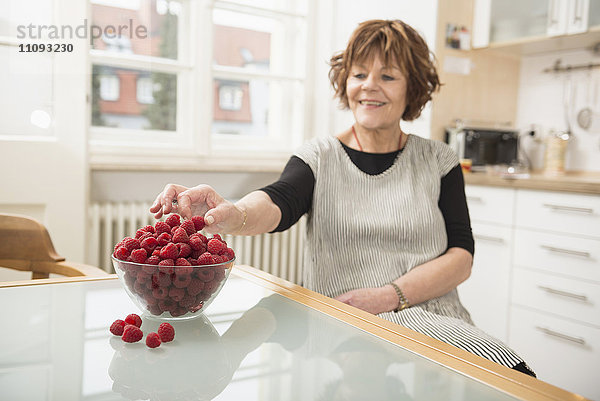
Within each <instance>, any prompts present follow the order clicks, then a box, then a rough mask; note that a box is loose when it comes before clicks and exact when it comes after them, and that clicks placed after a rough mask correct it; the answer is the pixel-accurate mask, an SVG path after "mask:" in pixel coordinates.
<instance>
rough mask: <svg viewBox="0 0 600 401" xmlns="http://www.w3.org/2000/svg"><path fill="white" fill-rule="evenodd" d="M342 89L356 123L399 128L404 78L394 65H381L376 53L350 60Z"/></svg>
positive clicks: (371, 127)
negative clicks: (348, 71)
mask: <svg viewBox="0 0 600 401" xmlns="http://www.w3.org/2000/svg"><path fill="white" fill-rule="evenodd" d="M346 93H347V96H348V105H349V107H350V109H351V110H352V113H354V118H355V120H356V123H357V124H358V125H359V126H361V127H362V128H365V129H367V130H385V129H396V128H399V126H400V120H401V119H402V114H403V113H404V110H405V109H406V78H405V77H404V74H403V73H402V71H401V70H400V68H399V67H398V66H397V65H393V64H392V65H384V63H383V62H382V60H381V57H379V56H376V57H373V58H371V60H369V61H363V62H357V63H354V64H353V65H352V67H351V68H350V74H349V75H348V79H347V80H346Z"/></svg>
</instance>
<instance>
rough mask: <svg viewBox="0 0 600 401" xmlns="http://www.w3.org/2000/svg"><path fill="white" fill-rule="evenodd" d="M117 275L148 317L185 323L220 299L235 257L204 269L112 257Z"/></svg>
mask: <svg viewBox="0 0 600 401" xmlns="http://www.w3.org/2000/svg"><path fill="white" fill-rule="evenodd" d="M112 262H113V266H114V268H115V272H116V273H117V276H118V277H119V280H120V281H121V284H122V285H123V287H124V288H125V292H127V295H129V298H131V300H132V301H133V303H134V304H135V305H136V306H137V307H138V308H140V310H141V311H142V312H143V313H144V315H146V316H147V317H149V318H155V319H160V320H184V319H191V318H194V317H197V316H199V315H201V314H202V312H203V311H204V310H205V309H206V308H207V307H208V305H210V304H211V303H212V301H213V300H214V299H215V298H216V297H217V295H218V294H219V292H220V291H221V288H223V285H224V284H225V281H227V278H228V277H229V273H230V272H231V269H232V267H233V265H234V262H235V258H233V259H231V260H228V261H227V262H223V263H218V264H213V265H201V266H157V265H146V264H141V263H133V262H126V261H123V260H119V259H116V258H115V257H114V256H112Z"/></svg>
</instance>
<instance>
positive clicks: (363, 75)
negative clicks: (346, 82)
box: [354, 72, 366, 79]
mask: <svg viewBox="0 0 600 401" xmlns="http://www.w3.org/2000/svg"><path fill="white" fill-rule="evenodd" d="M365 77H366V75H365V74H363V73H361V72H359V73H357V74H354V78H358V79H363V78H365Z"/></svg>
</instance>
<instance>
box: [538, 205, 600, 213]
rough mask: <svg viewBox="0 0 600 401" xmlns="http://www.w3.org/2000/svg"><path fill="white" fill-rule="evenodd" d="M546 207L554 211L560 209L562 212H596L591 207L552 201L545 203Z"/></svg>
mask: <svg viewBox="0 0 600 401" xmlns="http://www.w3.org/2000/svg"><path fill="white" fill-rule="evenodd" d="M544 207H547V208H550V209H552V210H553V211H560V212H578V213H586V214H593V213H594V209H592V208H589V207H575V206H565V205H554V204H552V203H544Z"/></svg>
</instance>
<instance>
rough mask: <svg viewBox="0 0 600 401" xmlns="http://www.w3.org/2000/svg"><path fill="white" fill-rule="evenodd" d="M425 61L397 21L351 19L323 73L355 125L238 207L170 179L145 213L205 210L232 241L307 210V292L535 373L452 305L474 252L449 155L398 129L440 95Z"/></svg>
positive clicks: (315, 143) (307, 148)
mask: <svg viewBox="0 0 600 401" xmlns="http://www.w3.org/2000/svg"><path fill="white" fill-rule="evenodd" d="M432 59H433V57H432V56H431V54H430V52H429V49H428V47H427V44H426V43H425V41H424V40H423V39H422V38H421V37H420V36H419V34H418V33H417V32H416V31H415V30H413V29H412V28H411V27H410V26H408V25H406V24H405V23H403V22H401V21H383V20H374V21H367V22H364V23H362V24H360V25H359V26H358V28H357V29H356V30H355V31H354V33H353V34H352V37H351V38H350V41H349V43H348V46H347V48H346V50H345V51H344V52H342V53H340V54H338V55H335V56H334V57H332V59H331V70H330V80H331V83H332V85H333V87H334V89H335V90H336V96H337V97H338V98H339V100H340V102H341V104H342V105H343V106H344V107H346V108H349V109H350V110H352V112H353V114H354V118H355V123H354V124H353V126H352V127H349V128H348V129H347V130H345V131H344V132H342V133H341V134H339V135H338V136H337V137H327V138H318V139H315V140H312V141H310V142H308V143H307V144H305V145H304V146H303V147H301V148H300V149H299V150H298V151H297V152H296V153H295V155H294V156H292V158H291V159H290V160H289V162H288V164H287V165H286V167H285V169H284V171H283V173H282V175H281V177H280V179H279V180H278V181H277V182H276V183H274V184H272V185H269V186H267V187H265V188H262V189H261V190H258V191H254V192H251V193H250V194H248V195H246V196H245V197H243V198H242V199H241V200H239V201H238V202H236V203H235V204H234V203H231V202H229V201H226V200H225V199H223V198H222V197H221V196H220V195H218V194H217V193H216V192H215V191H214V190H213V189H212V188H210V187H209V186H206V185H200V186H197V187H194V188H189V189H188V188H186V187H182V186H179V185H172V184H170V185H167V186H166V187H165V189H164V190H163V192H161V193H160V194H159V195H158V197H157V199H156V201H155V203H154V204H153V206H152V207H151V209H150V210H151V212H153V213H155V216H156V217H157V218H160V217H161V216H162V215H163V214H168V213H171V212H172V211H174V210H175V211H177V212H178V213H179V214H181V215H183V216H184V217H188V218H189V217H191V216H192V215H204V216H205V222H206V224H207V226H206V228H205V230H207V231H208V232H210V233H217V232H220V233H232V234H241V235H255V234H260V233H265V232H272V231H282V230H285V229H287V228H289V227H290V226H292V225H293V224H294V223H295V222H296V221H297V220H298V219H299V218H300V217H301V216H302V215H303V214H305V213H307V214H308V220H307V245H306V255H305V266H304V277H303V285H304V286H305V287H307V288H309V289H312V290H315V291H318V292H320V293H322V294H324V295H327V296H330V297H334V298H336V299H338V300H340V301H342V302H345V303H347V304H349V305H352V306H355V307H357V308H360V309H363V310H365V311H368V312H370V313H373V314H377V315H379V316H381V317H383V318H385V319H388V320H390V321H392V322H395V323H398V324H401V325H403V326H406V327H408V328H410V329H413V330H415V331H419V332H421V333H424V334H426V335H429V336H431V337H434V338H437V339H439V340H441V341H444V342H447V343H449V344H452V345H454V346H456V347H459V348H462V349H465V350H467V351H470V352H473V353H475V354H477V355H480V356H483V357H485V358H488V359H491V360H492V361H495V362H497V363H500V364H503V365H505V366H508V367H512V368H515V369H518V370H521V371H524V372H526V373H529V374H532V375H533V372H531V371H530V370H529V369H528V368H527V366H526V365H525V363H524V362H523V360H522V359H521V358H519V356H518V355H516V354H515V353H514V352H513V351H512V350H511V349H509V348H508V347H506V346H505V345H503V344H502V343H501V342H499V341H498V340H496V339H494V338H492V337H490V336H488V335H486V334H485V333H483V332H482V331H481V330H479V329H477V328H476V327H474V326H473V322H472V321H471V318H470V316H469V313H468V312H467V311H466V310H465V308H464V307H463V306H462V304H461V303H460V301H459V298H458V294H457V291H456V287H457V286H458V285H459V284H460V283H461V282H463V281H464V280H466V279H467V278H468V277H469V275H470V270H471V264H472V261H473V252H474V246H473V238H472V234H471V228H470V221H469V214H468V210H467V205H466V200H465V195H464V182H463V177H462V172H461V170H460V166H459V164H458V159H457V156H456V154H455V153H454V152H452V151H451V150H450V148H449V147H448V146H446V145H445V144H444V143H441V142H439V141H432V140H426V139H423V138H420V137H418V136H415V135H410V134H407V133H405V132H403V131H402V129H401V127H400V121H401V120H405V121H411V120H414V119H415V118H417V117H418V116H419V115H420V113H421V110H422V109H423V107H424V106H425V104H426V103H427V102H428V101H429V100H431V94H432V93H433V92H434V91H436V90H437V89H438V88H439V85H440V83H439V79H438V75H437V72H436V69H435V66H434V64H433V61H432ZM174 201H176V202H174Z"/></svg>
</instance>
